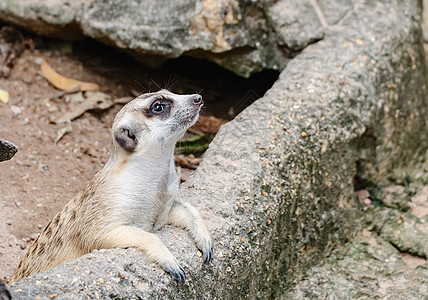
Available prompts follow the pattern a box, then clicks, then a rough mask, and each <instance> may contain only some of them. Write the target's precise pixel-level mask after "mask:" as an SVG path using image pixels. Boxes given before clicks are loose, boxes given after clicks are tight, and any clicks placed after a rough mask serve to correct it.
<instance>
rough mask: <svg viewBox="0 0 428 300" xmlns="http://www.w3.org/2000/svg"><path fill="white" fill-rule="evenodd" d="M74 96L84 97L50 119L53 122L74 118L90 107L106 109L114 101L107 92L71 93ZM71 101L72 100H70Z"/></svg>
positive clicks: (62, 121)
mask: <svg viewBox="0 0 428 300" xmlns="http://www.w3.org/2000/svg"><path fill="white" fill-rule="evenodd" d="M73 97H75V98H84V99H83V101H82V100H79V101H81V102H79V101H77V104H75V105H73V106H71V107H70V108H69V109H68V110H67V111H66V112H65V113H64V114H62V115H60V116H58V117H56V118H55V119H53V120H51V122H53V123H55V124H60V123H65V122H68V121H71V120H74V119H76V118H77V117H79V116H81V115H82V114H83V113H84V112H86V111H88V110H91V109H107V108H109V107H111V106H113V105H114V101H113V100H112V99H111V97H110V96H109V95H107V94H104V93H102V92H87V93H86V94H85V97H83V95H82V93H81V92H80V93H77V94H73ZM71 101H73V100H71Z"/></svg>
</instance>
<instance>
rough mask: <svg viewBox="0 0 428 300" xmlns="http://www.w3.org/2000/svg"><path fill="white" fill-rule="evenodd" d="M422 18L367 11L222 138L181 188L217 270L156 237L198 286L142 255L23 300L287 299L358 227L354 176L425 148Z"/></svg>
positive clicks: (34, 282)
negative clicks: (197, 215) (209, 241)
mask: <svg viewBox="0 0 428 300" xmlns="http://www.w3.org/2000/svg"><path fill="white" fill-rule="evenodd" d="M343 2H346V1H343ZM296 3H297V2H296ZM165 5H166V4H165ZM296 6H298V5H297V4H296ZM324 19H327V17H325V18H324ZM420 19H421V3H420V2H416V1H414V0H404V1H403V0H388V1H366V2H360V1H357V2H356V4H355V5H354V6H353V9H352V12H351V13H347V14H346V15H345V18H344V19H342V21H341V22H340V24H337V25H332V26H329V32H330V33H329V34H328V35H326V36H325V37H324V39H323V40H322V41H320V42H318V43H316V44H313V45H310V46H309V47H306V49H305V50H304V51H303V52H302V53H301V54H299V55H298V56H296V57H295V58H294V59H292V60H291V61H290V62H289V63H288V64H287V67H286V68H285V69H284V70H283V71H282V73H281V75H280V78H279V79H278V81H277V82H276V83H275V84H274V86H273V87H272V88H271V89H270V90H269V91H268V92H267V93H266V95H265V96H264V97H262V98H261V99H259V100H257V101H256V102H255V103H254V104H252V105H251V106H250V107H248V108H247V109H246V110H244V112H242V113H241V114H240V115H238V116H237V117H236V118H235V120H233V121H232V122H230V123H228V124H226V125H224V126H223V127H222V129H221V130H220V132H219V133H218V135H217V136H216V138H215V139H214V140H213V142H212V143H211V145H210V149H209V150H208V151H207V153H206V155H205V158H204V161H203V163H202V165H201V166H200V167H199V168H198V170H197V172H196V173H195V175H194V176H193V177H192V178H191V179H190V180H189V181H187V182H186V184H185V185H184V186H183V187H182V195H183V198H184V199H186V200H188V201H189V202H191V203H193V204H194V205H196V206H197V207H199V209H200V210H201V212H202V215H203V217H204V218H205V219H206V220H207V224H208V227H209V229H210V231H211V233H212V237H213V240H214V245H215V253H214V259H213V261H212V263H210V265H208V266H205V265H203V264H202V263H201V259H200V258H199V257H198V255H197V251H196V249H195V246H194V244H193V242H192V241H191V240H190V239H189V237H188V235H187V234H186V233H185V232H182V231H180V230H179V229H176V228H172V227H166V228H164V229H162V230H161V231H160V232H157V234H159V236H160V237H161V239H162V240H163V241H164V242H165V243H166V245H167V246H168V248H169V249H171V251H172V253H173V254H174V255H175V256H176V257H177V259H178V260H179V261H180V263H182V265H183V266H184V267H185V269H186V271H187V273H188V277H189V279H190V280H189V281H188V282H187V283H186V284H181V285H178V284H176V283H175V282H173V281H171V279H170V278H169V277H168V276H167V275H166V274H165V273H163V272H162V271H161V270H160V269H159V268H158V267H156V266H154V265H151V264H147V263H146V262H145V261H144V257H143V255H142V254H141V253H140V252H138V251H136V250H133V249H127V250H121V249H114V250H101V251H94V252H93V253H91V254H88V255H85V256H83V257H81V258H80V259H77V260H75V261H71V262H68V263H66V264H63V265H60V266H58V267H55V268H53V269H51V270H49V271H47V272H43V273H39V274H35V275H33V276H30V277H28V278H25V279H23V280H22V281H20V282H17V283H13V284H11V285H10V286H9V289H10V291H11V293H12V296H13V297H14V299H28V298H29V297H36V296H40V297H42V298H47V297H49V296H51V297H56V298H57V299H70V298H72V299H86V298H88V297H89V298H91V297H93V298H102V299H105V298H114V299H129V298H142V299H189V298H196V299H238V298H244V297H248V298H250V299H255V298H260V299H269V298H278V297H280V296H282V295H284V292H285V291H286V290H287V288H289V287H291V286H292V285H293V284H294V283H295V281H297V280H298V279H299V278H300V277H302V276H303V275H304V274H305V272H306V271H307V270H309V268H310V267H312V266H314V265H315V264H317V263H319V262H320V261H321V260H322V259H323V258H324V257H325V256H326V254H328V253H330V251H331V249H332V248H334V247H335V246H337V245H340V244H342V243H343V242H345V241H347V240H349V239H351V238H352V237H353V235H354V233H355V232H356V231H357V230H358V228H359V224H358V223H357V221H356V220H357V218H356V216H357V215H358V214H359V212H360V210H359V207H358V201H357V200H356V199H355V198H354V179H355V177H356V176H359V177H360V178H359V180H362V181H370V180H373V179H376V182H379V183H382V182H385V181H387V180H388V179H389V177H393V176H401V174H403V173H405V172H406V169H407V168H408V167H411V166H412V165H413V164H415V163H417V162H418V159H419V157H420V155H421V154H425V153H426V151H427V146H428V142H427V134H428V133H427V131H426V128H427V124H426V122H427V121H426V116H427V113H428V111H427V110H428V102H427V98H426V78H425V64H424V56H423V49H422V34H421V29H420ZM277 22H283V21H281V20H278V21H277ZM323 23H324V22H323ZM396 169H400V170H402V171H401V172H399V173H394V172H393V171H394V170H396Z"/></svg>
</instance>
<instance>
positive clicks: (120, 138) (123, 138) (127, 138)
mask: <svg viewBox="0 0 428 300" xmlns="http://www.w3.org/2000/svg"><path fill="white" fill-rule="evenodd" d="M137 135H138V132H137V128H136V127H133V126H120V127H119V128H117V129H116V131H115V132H114V138H115V139H116V142H117V143H118V144H119V146H121V147H122V148H123V149H125V150H126V151H128V152H133V151H134V150H135V149H136V148H137V145H138V140H137Z"/></svg>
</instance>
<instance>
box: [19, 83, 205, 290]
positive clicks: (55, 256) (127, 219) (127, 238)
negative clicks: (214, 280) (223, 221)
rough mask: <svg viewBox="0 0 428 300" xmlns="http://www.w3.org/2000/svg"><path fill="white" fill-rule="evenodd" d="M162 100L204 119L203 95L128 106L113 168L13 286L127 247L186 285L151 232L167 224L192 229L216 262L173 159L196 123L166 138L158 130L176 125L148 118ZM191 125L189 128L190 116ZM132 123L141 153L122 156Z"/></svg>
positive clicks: (25, 262)
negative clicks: (198, 102)
mask: <svg viewBox="0 0 428 300" xmlns="http://www.w3.org/2000/svg"><path fill="white" fill-rule="evenodd" d="M159 96H162V97H168V99H172V100H173V101H174V102H173V104H174V105H173V106H172V108H171V114H170V116H169V118H173V117H174V118H175V117H176V116H177V115H179V114H183V111H185V112H186V109H187V110H189V111H191V113H192V114H195V115H196V118H197V113H198V112H199V107H198V108H197V111H196V108H195V107H192V104H191V103H192V102H191V100H192V99H194V98H195V95H175V94H172V93H170V92H168V91H160V92H157V93H152V94H146V95H143V96H140V97H138V98H136V99H135V100H134V101H132V102H130V103H129V104H127V105H126V106H125V107H124V108H123V109H122V110H121V111H120V112H119V113H118V115H117V116H116V119H115V121H114V123H113V129H112V137H113V146H114V147H113V152H112V155H111V157H110V159H109V161H108V162H107V163H106V165H105V167H104V168H103V169H102V170H101V171H100V172H99V173H97V174H96V175H95V176H94V178H93V179H92V180H91V181H90V183H89V184H88V185H87V186H86V187H85V188H84V189H83V190H82V191H81V192H80V193H79V194H77V195H76V196H75V197H74V198H73V199H72V200H71V201H70V202H69V203H67V204H66V205H65V207H64V209H63V210H62V211H60V212H59V213H58V214H57V215H56V216H55V217H54V218H53V219H52V221H51V222H50V223H49V224H48V225H47V226H46V228H45V229H44V230H43V231H42V232H41V233H40V235H39V237H38V238H37V240H36V241H35V242H34V244H33V245H32V246H31V247H30V249H29V251H28V252H27V254H26V255H25V257H24V258H23V259H22V261H21V262H20V264H19V266H18V268H17V270H16V271H15V273H14V274H13V276H12V278H11V281H12V282H13V281H18V280H20V279H22V278H24V277H26V276H29V275H31V274H34V273H38V272H42V271H45V270H48V269H50V268H52V267H54V266H57V265H59V264H61V263H64V262H67V261H69V260H72V259H76V258H78V257H80V256H82V255H84V254H85V253H90V252H91V251H93V250H94V249H103V248H127V247H135V248H137V249H139V250H141V251H142V252H143V253H144V254H145V255H146V256H147V258H148V260H149V261H152V262H156V263H158V264H159V265H160V266H161V267H162V268H163V269H164V270H165V271H167V272H169V273H170V274H171V275H172V277H173V278H174V279H176V280H178V281H183V280H184V278H185V274H184V271H183V269H182V268H181V267H180V265H179V264H178V262H177V261H176V259H175V258H174V256H173V255H172V254H171V253H170V252H169V250H168V249H167V248H166V247H165V245H164V244H163V243H162V241H161V240H160V239H159V238H158V237H157V236H156V235H154V234H153V233H150V232H149V231H151V229H153V228H154V227H155V228H160V227H162V226H163V225H164V224H166V223H170V224H173V225H176V226H180V227H182V228H186V229H187V230H189V232H190V234H191V235H192V237H193V238H194V240H195V243H196V245H197V246H198V248H200V249H201V251H202V252H203V254H204V259H205V261H206V262H208V261H209V260H210V258H211V255H212V246H211V239H210V237H209V233H208V230H207V228H206V226H205V225H204V222H203V220H202V218H201V217H200V215H199V213H198V211H197V209H196V208H194V207H193V206H191V205H190V204H188V203H186V202H183V201H182V200H181V198H180V195H179V191H178V177H177V174H176V172H175V169H174V162H173V158H172V153H173V152H172V151H173V148H174V144H175V140H176V139H177V138H178V135H179V134H181V133H180V132H181V131H183V130H185V129H186V128H187V127H188V126H190V125H191V124H190V125H189V124H187V123H186V125H185V126H184V127H186V128H184V127H183V126H181V125H180V124H181V123H180V122H182V119H180V118H182V117H181V116H179V117H177V118H178V120H179V121H177V122H178V123H177V124H179V125H180V126H181V127H179V129H177V130H180V132H179V133H178V135H177V136H175V135H174V136H173V137H171V138H170V139H171V140H169V139H168V138H166V137H164V136H162V134H161V133H162V132H160V133H159V132H158V131H162V130H164V129H162V128H163V127H162V126H164V125H163V124H164V123H165V122H166V121H167V120H169V119H167V118H166V117H165V116H163V118H164V119H166V120H158V119H156V120H153V119H151V120H148V118H147V117H146V116H145V115H144V113H141V112H142V110H143V109H147V107H149V106H148V105H149V104H151V103H153V101H155V100H156V99H157V98H156V97H159ZM186 96H187V98H186ZM191 97H193V98H191ZM189 99H190V100H189ZM189 103H190V104H189ZM193 106H194V104H193ZM189 107H190V108H189ZM189 114H190V113H189ZM151 118H153V117H151ZM186 118H187V119H186V122H187V121H188V118H189V116H188V115H186ZM194 121H196V120H194ZM194 121H193V122H194ZM130 122H131V123H132V126H133V127H132V126H131V127H129V128H132V129H134V128H137V129H136V131H135V132H133V133H135V134H136V135H138V139H137V147H136V149H135V150H133V152H130V151H129V150H128V151H125V150H124V149H122V148H121V146H120V145H119V144H118V143H117V142H115V137H114V134H115V130H117V128H121V127H120V126H125V125H127V124H128V123H130ZM174 122H175V121H174ZM183 122H184V121H183ZM123 124H125V125H123ZM172 124H173V125H174V126H176V125H177V124H175V123H172ZM151 126H152V127H151ZM165 126H166V125H165ZM168 126H170V125H168ZM170 127H171V126H170ZM182 127H183V128H184V129H183V128H182ZM151 128H152V129H151ZM173 128H174V127H173ZM140 130H141V132H140ZM183 132H184V131H183ZM158 141H160V142H159V143H158ZM147 144H149V145H150V147H148V146H146V145H147ZM140 188H141V189H143V190H140Z"/></svg>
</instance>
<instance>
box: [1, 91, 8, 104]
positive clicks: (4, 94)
mask: <svg viewBox="0 0 428 300" xmlns="http://www.w3.org/2000/svg"><path fill="white" fill-rule="evenodd" d="M0 101H1V102H3V103H8V102H9V93H8V92H7V91H5V90H2V89H0Z"/></svg>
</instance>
